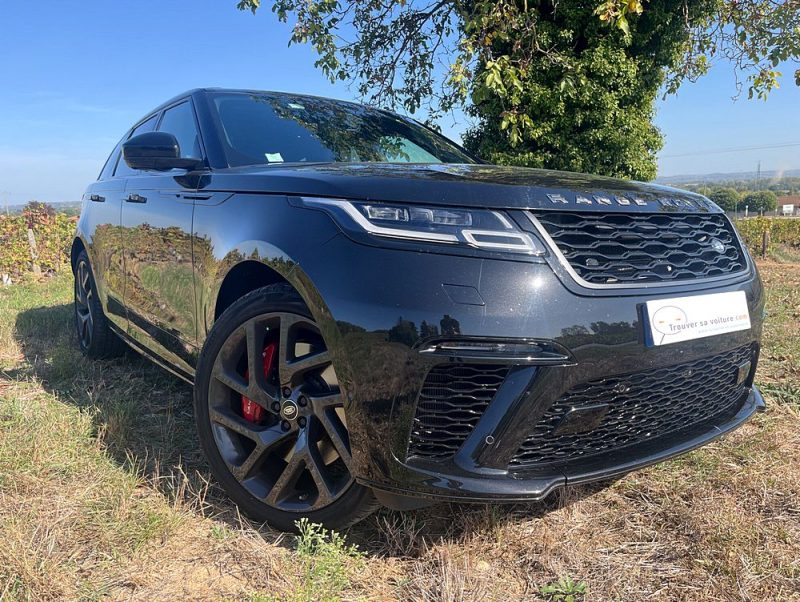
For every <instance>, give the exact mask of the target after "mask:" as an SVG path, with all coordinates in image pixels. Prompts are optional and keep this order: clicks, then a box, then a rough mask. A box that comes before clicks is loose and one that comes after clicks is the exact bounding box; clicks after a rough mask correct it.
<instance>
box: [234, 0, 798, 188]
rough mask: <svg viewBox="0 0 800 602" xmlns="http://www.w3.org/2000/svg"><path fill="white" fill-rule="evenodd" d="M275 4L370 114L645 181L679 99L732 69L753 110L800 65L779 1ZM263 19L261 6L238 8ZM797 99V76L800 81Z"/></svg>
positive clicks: (245, 0) (788, 6)
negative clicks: (663, 123) (399, 111)
mask: <svg viewBox="0 0 800 602" xmlns="http://www.w3.org/2000/svg"><path fill="white" fill-rule="evenodd" d="M595 1H596V2H598V4H594V3H593V2H589V3H587V2H584V1H583V0H562V1H560V2H533V1H532V0H470V1H469V2H466V1H464V0H385V1H382V2H375V1H374V0H352V1H350V2H342V1H339V0H272V2H271V3H269V4H270V8H271V10H272V12H274V13H275V14H276V16H277V18H278V19H279V20H280V21H282V22H285V23H286V22H289V21H291V22H292V23H293V24H294V25H293V28H292V33H291V35H290V43H303V44H310V45H311V46H312V47H313V48H314V50H315V51H316V52H317V54H318V59H317V61H316V65H317V66H318V67H319V68H320V69H321V70H322V71H323V72H324V73H325V74H326V75H327V76H328V77H329V78H330V79H331V80H346V81H353V82H357V84H358V90H359V92H360V93H361V95H362V96H363V97H364V98H365V99H366V100H367V101H368V102H371V103H373V104H378V105H381V106H391V107H403V108H404V109H405V110H407V111H409V112H411V113H414V112H415V111H417V110H418V109H420V108H425V109H426V110H427V111H428V116H429V119H431V120H433V119H435V118H437V117H438V116H439V115H441V114H442V113H443V112H446V111H449V110H451V109H453V108H455V107H458V106H463V105H469V107H470V110H471V112H472V113H473V115H474V116H475V117H476V118H477V122H478V126H477V128H475V129H473V130H472V131H471V132H470V133H469V135H468V136H467V138H466V142H467V145H468V147H469V148H470V149H471V150H473V151H474V152H477V153H478V154H481V155H483V156H484V157H485V158H487V159H490V160H492V161H495V162H500V163H509V164H515V165H529V166H542V167H550V168H561V169H569V170H580V171H591V172H597V173H602V174H607V175H615V176H622V177H633V178H640V179H647V178H650V177H652V176H653V175H654V174H655V169H656V168H655V154H656V152H657V151H658V150H659V149H660V148H661V145H662V140H661V135H660V133H659V131H658V129H657V128H656V127H655V126H654V125H653V124H652V119H653V106H654V101H655V98H656V96H657V94H658V92H659V90H660V89H661V86H662V85H663V84H664V83H665V82H666V83H667V90H668V91H670V92H674V91H675V90H676V89H677V88H678V86H679V85H680V83H681V82H682V81H684V80H686V79H690V80H693V79H696V78H697V77H699V76H700V75H702V74H704V73H705V72H706V71H707V70H708V68H709V65H710V64H711V62H712V60H714V59H716V58H718V57H722V58H725V59H728V60H729V61H731V62H732V63H733V65H734V68H735V71H736V72H737V74H743V75H744V76H745V77H746V78H747V80H748V81H749V84H750V87H749V94H750V96H753V95H756V96H759V97H765V96H766V95H767V94H768V93H769V91H770V90H772V89H773V88H775V87H776V86H777V83H778V80H777V78H778V77H779V75H780V74H778V73H777V72H776V71H775V67H776V66H777V65H778V64H779V63H781V62H782V61H785V60H798V59H799V58H800V36H798V35H797V33H796V32H797V31H798V28H799V27H800V16H798V13H800V11H798V9H797V3H796V1H795V0H791V1H787V2H773V1H772V0H650V1H648V2H647V3H643V2H642V0H595ZM237 6H238V8H239V9H240V10H249V11H252V12H256V11H257V10H258V9H259V7H260V6H261V1H260V0H239V2H238V4H237ZM796 77H797V79H798V84H799V85H800V71H798V73H797V74H796Z"/></svg>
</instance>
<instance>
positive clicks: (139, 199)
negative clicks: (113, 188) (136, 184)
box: [125, 192, 147, 203]
mask: <svg viewBox="0 0 800 602" xmlns="http://www.w3.org/2000/svg"><path fill="white" fill-rule="evenodd" d="M125 200H126V201H128V202H129V203H146V202H147V197H144V196H142V195H141V194H136V193H135V192H134V193H131V194H129V195H128V198H127V199H125Z"/></svg>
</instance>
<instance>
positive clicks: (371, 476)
mask: <svg viewBox="0 0 800 602" xmlns="http://www.w3.org/2000/svg"><path fill="white" fill-rule="evenodd" d="M72 265H73V271H74V274H75V324H76V328H77V333H78V340H79V342H80V346H81V348H82V349H83V351H84V352H85V353H86V354H88V355H89V356H91V357H97V358H101V357H109V356H112V355H116V354H118V353H119V352H120V351H121V350H122V349H123V348H124V346H125V344H127V345H129V346H130V347H133V348H134V349H135V350H137V351H138V352H140V353H142V354H144V355H145V356H147V357H148V358H150V359H152V360H153V361H154V362H156V363H157V364H159V365H161V366H162V367H164V368H166V369H167V370H169V371H171V372H173V373H174V374H176V375H178V376H180V377H181V378H183V379H185V380H186V381H188V382H189V383H192V384H193V386H194V411H195V418H196V422H197V430H198V434H199V441H200V445H201V446H202V448H203V451H204V453H205V455H206V457H207V459H208V463H209V465H210V467H211V470H212V471H213V474H214V475H215V478H216V479H217V480H218V482H219V483H220V484H221V485H222V487H223V488H224V489H225V490H226V491H227V493H228V494H229V495H230V497H231V498H232V500H233V501H234V502H235V503H236V504H238V505H239V506H240V507H241V509H242V510H243V511H245V512H246V513H248V514H249V515H251V516H252V517H254V518H256V519H258V520H265V521H268V522H269V523H271V524H272V525H274V526H276V527H278V528H281V529H286V530H291V529H292V528H293V525H294V523H295V521H296V520H298V519H299V518H301V517H307V518H308V519H309V520H312V521H315V522H321V523H323V524H325V525H327V526H329V527H332V528H344V527H346V526H348V525H351V524H353V523H355V522H356V521H358V520H360V519H362V518H364V517H365V516H367V515H368V514H369V513H370V512H372V511H373V510H374V509H375V508H376V507H378V506H379V505H381V504H382V505H385V506H388V507H391V508H395V509H407V508H414V507H418V506H421V505H425V504H430V503H433V502H436V501H440V500H451V501H461V502H484V503H485V502H518V501H532V500H539V499H542V498H544V497H545V496H547V495H548V494H549V493H551V492H552V491H554V490H555V489H557V488H560V487H564V486H570V485H574V484H577V483H583V482H588V481H595V480H603V479H609V478H611V477H615V476H617V475H621V474H623V473H625V472H628V471H630V470H633V469H635V468H639V467H642V466H646V465H649V464H652V463H654V462H658V461H660V460H663V459H666V458H669V457H672V456H674V455H676V454H680V453H683V452H686V451H688V450H691V449H693V448H696V447H698V446H700V445H703V444H705V443H707V442H709V441H711V440H712V439H715V438H716V437H718V436H720V435H722V434H724V433H726V432H728V431H731V430H732V429H734V428H736V427H738V426H739V425H741V424H742V423H743V422H744V421H746V420H747V419H748V418H749V417H750V416H751V415H752V414H753V413H754V412H756V411H757V410H759V409H761V408H763V407H764V402H763V399H762V397H761V395H760V394H759V392H758V390H757V389H756V387H754V386H753V375H754V373H755V369H756V363H757V360H758V354H759V337H760V333H761V327H762V319H763V307H764V294H763V290H762V287H761V284H760V281H759V278H758V274H757V272H756V268H755V265H754V264H753V261H752V259H751V258H750V256H749V254H748V252H747V251H746V249H745V247H744V245H743V243H742V241H741V240H740V238H739V236H738V234H737V233H736V230H735V229H734V227H733V226H732V224H731V222H730V221H729V220H728V219H727V218H726V216H725V214H724V213H723V212H722V211H721V210H720V209H719V208H718V207H717V206H716V205H714V204H713V203H712V202H710V201H709V200H708V199H706V198H704V197H702V196H700V195H697V194H692V193H688V192H683V191H679V190H675V189H671V188H665V187H660V186H656V185H651V184H643V183H636V182H629V181H623V180H615V179H610V178H603V177H595V176H589V175H582V174H576V173H562V172H554V171H545V170H536V169H527V168H515V167H500V166H494V165H487V164H484V163H482V162H481V161H479V160H477V159H476V158H474V157H472V156H470V154H468V153H467V152H466V151H465V150H463V149H462V148H460V147H459V146H458V145H456V144H454V143H452V142H450V141H449V140H447V139H446V138H444V137H443V136H441V135H440V134H438V133H437V132H435V131H433V130H431V129H429V128H427V127H425V126H423V125H421V124H418V123H416V122H415V121H413V120H411V119H408V118H405V117H401V116H398V115H395V114H393V113H390V112H387V111H383V110H378V109H374V108H368V107H364V106H360V105H357V104H353V103H347V102H341V101H334V100H328V99H323V98H317V97H312V96H303V95H297V94H286V93H272V92H260V91H245V90H219V89H199V90H194V91H191V92H187V93H185V94H182V95H180V96H178V97H177V98H175V99H173V100H171V101H169V102H167V103H165V104H163V105H162V106H160V107H158V108H156V109H155V110H153V111H151V112H150V113H148V114H147V115H146V116H145V117H144V118H143V119H141V120H139V121H138V122H137V123H136V124H135V125H134V126H133V127H132V128H131V129H130V130H129V131H128V132H127V133H126V134H125V136H124V137H123V138H122V140H121V141H120V142H119V144H118V145H117V147H116V148H115V149H114V151H113V152H112V153H111V155H110V157H109V158H108V161H107V162H106V164H105V167H103V169H102V173H101V174H100V176H99V178H98V180H97V181H96V182H94V183H92V184H91V185H90V186H89V187H88V189H87V191H86V194H85V196H84V199H83V211H82V213H81V217H80V221H79V223H78V228H77V234H76V237H75V240H74V244H73V247H72Z"/></svg>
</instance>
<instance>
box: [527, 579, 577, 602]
mask: <svg viewBox="0 0 800 602" xmlns="http://www.w3.org/2000/svg"><path fill="white" fill-rule="evenodd" d="M587 591H588V586H587V585H586V583H584V582H583V581H578V582H576V581H573V579H572V577H570V576H569V575H565V576H563V577H561V578H559V580H558V581H555V582H553V583H550V584H548V585H544V586H542V587H540V588H539V593H540V594H542V596H544V598H545V599H546V600H548V602H577V601H578V600H583V598H584V596H585V595H586V592H587Z"/></svg>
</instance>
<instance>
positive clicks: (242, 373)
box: [195, 285, 375, 530]
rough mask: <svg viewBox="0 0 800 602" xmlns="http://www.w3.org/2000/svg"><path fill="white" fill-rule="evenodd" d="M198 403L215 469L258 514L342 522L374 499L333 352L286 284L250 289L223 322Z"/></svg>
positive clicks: (201, 375) (281, 521) (286, 522)
mask: <svg viewBox="0 0 800 602" xmlns="http://www.w3.org/2000/svg"><path fill="white" fill-rule="evenodd" d="M195 404H196V405H195V409H196V412H197V418H198V432H199V434H200V440H201V444H202V445H203V448H204V451H205V452H206V456H207V457H208V459H209V463H210V464H211V467H212V470H213V471H214V473H215V476H216V477H217V479H218V480H219V481H220V482H221V484H222V485H223V487H224V488H225V489H226V491H227V492H228V493H229V495H231V497H232V498H233V499H234V501H236V502H237V503H238V504H239V505H240V506H242V507H243V508H244V510H245V511H246V512H247V513H248V514H250V515H251V516H254V517H255V518H258V519H261V520H266V521H268V522H270V523H271V524H273V525H275V526H277V527H279V528H281V529H284V530H292V529H294V523H295V521H297V520H298V519H299V518H302V517H308V518H309V519H310V520H313V521H314V522H322V523H324V524H326V525H328V526H331V527H334V528H343V527H345V526H348V525H350V524H352V523H353V522H356V521H357V520H360V519H361V518H363V517H364V516H366V515H367V514H369V512H371V511H372V509H373V508H374V506H375V504H374V500H373V497H372V495H371V493H370V492H369V490H367V489H365V488H363V487H361V486H360V485H357V484H356V483H355V482H354V479H353V476H352V473H351V452H350V439H349V435H348V430H347V421H346V416H345V413H344V400H343V396H342V392H341V390H340V389H339V386H338V382H337V380H336V375H335V372H334V370H333V366H332V362H331V356H330V353H329V352H328V349H327V347H326V345H325V342H324V340H323V338H322V335H321V334H320V331H319V328H318V327H317V325H316V324H315V322H314V320H313V319H312V318H311V317H309V313H308V310H307V309H306V307H305V305H304V304H303V303H302V301H301V300H300V298H299V296H298V295H297V293H295V292H294V290H293V289H291V288H290V287H288V286H287V285H276V286H273V287H266V288H264V289H259V290H258V291H254V292H253V293H250V294H248V295H246V296H245V297H243V298H242V299H240V300H239V301H237V302H236V303H234V304H233V305H232V306H231V307H230V308H229V309H228V310H226V312H225V313H224V314H223V316H222V317H221V318H220V319H219V320H218V321H217V323H216V324H215V326H214V328H213V330H212V332H211V334H210V335H209V339H208V341H207V343H206V345H205V347H204V349H203V353H202V356H201V359H200V363H199V365H198V378H197V381H196V383H195Z"/></svg>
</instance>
